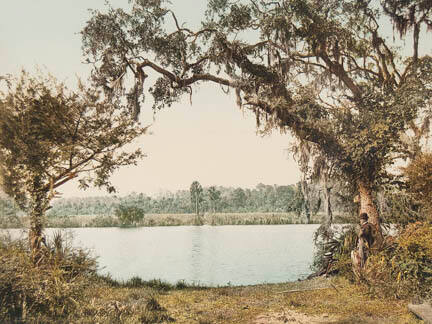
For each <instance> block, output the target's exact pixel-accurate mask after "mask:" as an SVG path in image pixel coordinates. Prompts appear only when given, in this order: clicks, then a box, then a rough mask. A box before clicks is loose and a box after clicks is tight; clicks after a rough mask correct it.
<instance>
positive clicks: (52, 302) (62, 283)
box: [0, 234, 96, 322]
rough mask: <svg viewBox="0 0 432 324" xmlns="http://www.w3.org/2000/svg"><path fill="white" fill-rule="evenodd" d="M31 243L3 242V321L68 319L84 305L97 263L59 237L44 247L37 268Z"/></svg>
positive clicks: (0, 271) (0, 263)
mask: <svg viewBox="0 0 432 324" xmlns="http://www.w3.org/2000/svg"><path fill="white" fill-rule="evenodd" d="M27 246H28V244H27V242H26V241H22V240H15V241H13V240H11V239H10V238H8V237H2V238H1V239H0V321H4V322H12V321H24V322H52V321H53V320H57V321H58V320H59V319H62V318H63V319H64V318H67V317H68V316H69V315H70V314H72V313H74V312H75V311H77V310H78V309H79V308H80V306H81V304H83V303H85V301H84V300H83V299H82V293H83V290H85V289H86V288H88V287H89V286H90V281H89V280H88V278H89V277H90V276H91V275H93V274H94V273H95V272H96V261H95V259H94V258H91V257H90V256H89V254H88V253H87V252H86V251H85V250H82V249H72V248H70V247H68V246H67V245H65V244H64V240H63V239H62V237H61V235H60V234H56V235H55V236H54V238H53V240H52V241H50V242H47V243H46V245H45V246H44V251H43V258H42V259H41V260H40V262H39V263H38V264H37V265H34V264H33V262H32V258H31V255H30V252H29V250H28V247H27Z"/></svg>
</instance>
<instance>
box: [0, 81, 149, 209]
mask: <svg viewBox="0 0 432 324" xmlns="http://www.w3.org/2000/svg"><path fill="white" fill-rule="evenodd" d="M0 114H1V118H0V157H1V159H0V169H1V173H2V177H3V179H4V181H3V187H4V189H5V191H6V192H7V193H9V194H10V195H11V196H13V197H14V198H15V199H16V200H17V201H18V202H20V205H21V207H24V206H25V205H26V203H25V200H26V199H25V198H26V197H29V196H30V195H33V194H35V193H36V192H43V193H44V194H45V196H46V198H47V199H48V200H49V199H50V198H52V197H53V196H54V195H55V192H54V189H56V188H57V187H59V186H61V185H62V184H64V183H66V182H67V181H69V180H71V179H73V178H75V177H76V176H81V177H80V179H79V183H80V186H81V187H82V188H86V187H88V186H89V184H93V185H95V186H98V187H105V188H106V189H107V190H108V191H113V190H114V188H113V187H112V185H111V183H110V181H109V177H110V176H111V174H112V173H113V172H114V171H115V170H116V169H117V168H119V167H120V166H123V165H130V164H135V163H136V161H137V160H138V159H140V158H141V157H142V156H143V154H142V152H141V151H140V150H139V149H137V150H135V151H132V152H128V151H125V150H123V147H124V146H125V145H127V144H129V143H131V142H132V141H133V140H134V139H135V138H137V137H139V136H141V135H142V134H144V133H145V132H146V129H147V128H143V127H141V126H140V125H139V124H138V123H136V122H134V121H133V120H132V119H131V118H130V116H129V114H128V113H127V109H126V107H124V106H122V105H121V104H120V103H119V102H118V101H115V100H114V101H111V100H109V98H104V97H102V96H101V93H100V92H99V91H98V90H94V89H91V88H86V87H85V86H84V85H83V84H79V87H78V91H76V92H72V91H69V90H68V89H67V88H66V86H65V85H63V84H59V83H58V82H57V81H56V80H55V79H54V78H53V77H51V76H43V75H38V76H30V75H29V74H28V73H26V72H22V74H21V75H20V77H19V78H17V79H14V78H12V77H11V78H9V88H8V91H7V92H6V93H4V94H2V95H1V97H0ZM36 177H37V178H38V179H40V181H39V185H38V187H35V186H34V182H33V179H34V178H36Z"/></svg>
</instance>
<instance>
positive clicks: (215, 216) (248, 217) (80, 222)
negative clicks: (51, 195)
mask: <svg viewBox="0 0 432 324" xmlns="http://www.w3.org/2000/svg"><path fill="white" fill-rule="evenodd" d="M323 217H324V216H323V215H321V214H318V215H315V216H313V217H312V222H311V223H312V224H318V223H320V222H321V221H322V220H323ZM302 223H304V222H303V221H302V219H301V218H300V217H298V216H297V215H296V214H295V213H276V212H275V213H259V212H257V213H205V214H203V215H199V216H197V215H195V214H146V215H145V216H144V219H143V220H142V221H140V222H138V223H136V224H134V225H133V226H144V227H152V226H191V225H210V226H221V225H283V224H302ZM117 226H122V225H121V223H120V222H119V220H118V219H117V218H116V217H114V216H111V215H77V216H70V217H52V218H49V219H48V220H47V227H52V228H72V227H117Z"/></svg>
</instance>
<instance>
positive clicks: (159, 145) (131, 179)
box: [0, 0, 300, 197]
mask: <svg viewBox="0 0 432 324" xmlns="http://www.w3.org/2000/svg"><path fill="white" fill-rule="evenodd" d="M172 2H173V6H174V10H175V12H176V13H177V16H178V18H179V20H180V21H181V22H186V23H187V24H188V25H192V26H197V25H198V24H199V21H200V18H201V17H202V14H203V12H204V10H205V6H206V2H207V1H205V0H201V1H197V0H172ZM104 3H105V0H92V1H86V0H73V1H72V0H14V1H6V0H2V1H1V3H0V62H1V65H0V75H3V74H6V73H12V74H16V73H18V72H19V71H20V70H21V69H22V68H24V69H26V70H28V71H35V69H36V67H39V68H41V69H42V70H46V71H49V72H50V73H52V74H53V75H54V76H56V77H57V78H58V79H60V80H62V81H65V82H66V83H68V84H71V85H72V84H74V83H75V81H76V77H77V76H78V77H80V78H82V79H87V77H88V75H89V71H90V67H89V66H88V65H85V64H82V61H83V58H82V54H81V37H80V35H79V34H78V33H79V32H80V30H81V29H82V28H83V27H84V25H85V22H86V21H87V20H88V18H89V17H90V15H89V13H88V10H87V9H88V8H93V9H103V8H104ZM110 3H111V4H112V5H113V7H115V8H116V7H119V6H120V5H123V6H127V1H126V0H122V1H120V0H116V1H114V0H113V1H110ZM142 110H143V113H142V116H141V120H142V122H143V123H144V124H153V126H152V128H151V131H152V133H153V134H152V135H147V136H144V137H142V138H140V139H139V140H138V144H137V145H139V146H140V147H141V148H142V150H143V151H144V152H146V154H147V157H146V158H144V159H143V160H142V161H140V163H139V164H138V166H136V167H127V168H123V169H121V170H119V171H118V172H117V173H116V174H115V175H114V176H113V177H112V180H113V184H114V185H115V186H116V188H117V189H118V194H119V195H126V194H128V193H130V192H133V191H135V192H144V193H146V194H157V193H159V192H162V191H165V190H170V191H174V190H178V189H188V188H189V186H190V184H191V183H192V181H194V180H197V181H199V182H200V183H201V184H202V185H203V186H211V185H222V186H232V187H249V188H251V187H254V186H255V185H257V184H258V183H265V184H278V185H285V184H293V183H295V182H297V181H298V180H299V178H300V172H299V170H298V167H297V164H296V163H295V162H294V161H293V159H292V157H291V156H290V154H288V153H287V151H286V149H287V148H288V147H289V145H290V143H291V141H292V140H291V138H290V136H288V135H280V134H278V133H276V132H275V133H273V134H272V135H270V136H266V137H261V136H259V135H257V134H256V126H255V117H254V116H253V115H252V114H251V113H247V112H245V113H243V112H242V111H240V110H239V109H238V108H237V106H236V104H235V99H234V98H233V96H232V95H231V96H227V95H224V94H223V93H222V92H221V91H220V90H219V88H218V86H215V85H211V84H209V85H207V86H202V87H201V88H200V91H198V92H195V94H194V97H193V104H192V105H191V104H190V103H189V100H188V98H185V100H183V101H182V102H180V103H178V104H175V105H173V106H172V107H171V108H170V109H166V110H164V111H162V112H158V113H157V115H156V120H155V121H153V113H152V111H151V103H150V102H148V103H146V104H145V105H144V106H143V107H142ZM59 191H60V192H62V193H63V197H71V196H85V195H101V194H105V193H104V192H103V191H98V190H95V189H90V190H87V191H80V190H79V189H78V186H77V184H76V183H75V182H73V183H68V184H66V185H64V186H62V187H60V188H59Z"/></svg>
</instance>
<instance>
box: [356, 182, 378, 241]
mask: <svg viewBox="0 0 432 324" xmlns="http://www.w3.org/2000/svg"><path fill="white" fill-rule="evenodd" d="M358 190H359V196H360V214H361V213H366V214H368V216H369V220H368V221H369V223H371V224H372V225H373V226H374V227H375V231H376V234H377V235H379V236H380V237H381V238H382V230H381V221H380V219H379V214H378V210H377V208H376V206H375V203H374V201H373V198H372V189H371V188H370V186H368V185H366V184H365V183H364V182H362V181H359V182H358Z"/></svg>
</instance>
